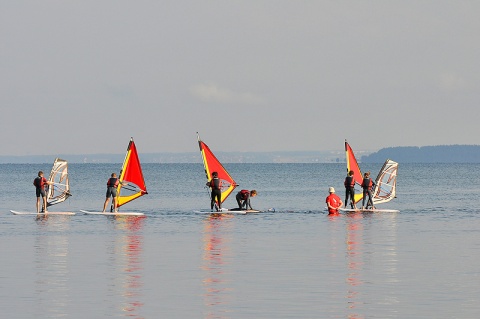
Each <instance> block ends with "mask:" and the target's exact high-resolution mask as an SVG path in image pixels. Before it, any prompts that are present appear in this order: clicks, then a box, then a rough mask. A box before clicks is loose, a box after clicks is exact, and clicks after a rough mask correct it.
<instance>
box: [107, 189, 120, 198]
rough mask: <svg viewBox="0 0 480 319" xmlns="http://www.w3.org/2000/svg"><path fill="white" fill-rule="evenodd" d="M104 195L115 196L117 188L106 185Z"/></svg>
mask: <svg viewBox="0 0 480 319" xmlns="http://www.w3.org/2000/svg"><path fill="white" fill-rule="evenodd" d="M105 196H106V197H107V198H110V196H112V197H113V198H115V197H117V189H116V188H115V187H107V194H106V195H105Z"/></svg>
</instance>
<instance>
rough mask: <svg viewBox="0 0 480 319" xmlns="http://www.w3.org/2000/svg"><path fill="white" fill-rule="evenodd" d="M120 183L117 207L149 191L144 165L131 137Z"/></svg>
mask: <svg viewBox="0 0 480 319" xmlns="http://www.w3.org/2000/svg"><path fill="white" fill-rule="evenodd" d="M119 180H120V183H119V184H118V187H117V207H120V206H122V205H124V204H126V203H128V202H130V201H132V200H134V199H136V198H138V197H140V196H143V195H145V194H148V193H147V186H146V185H145V180H144V178H143V173H142V166H141V165H140V160H139V159H138V153H137V148H136V146H135V143H134V142H133V138H131V139H130V143H129V144H128V147H127V154H126V155H125V160H124V161H123V166H122V170H121V171H120V178H119Z"/></svg>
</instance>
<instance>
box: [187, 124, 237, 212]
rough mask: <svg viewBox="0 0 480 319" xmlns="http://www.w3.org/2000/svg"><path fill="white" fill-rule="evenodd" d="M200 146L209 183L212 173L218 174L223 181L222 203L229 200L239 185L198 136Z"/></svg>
mask: <svg viewBox="0 0 480 319" xmlns="http://www.w3.org/2000/svg"><path fill="white" fill-rule="evenodd" d="M197 137H198V146H199V147H200V153H201V154H202V159H203V166H204V167H205V175H206V177H207V181H210V180H211V179H212V173H213V172H217V173H218V178H219V179H220V180H221V181H222V196H221V201H222V203H223V202H224V201H225V199H227V197H228V196H229V195H230V194H231V193H232V192H233V190H234V189H235V187H237V186H238V185H237V183H235V181H234V180H233V177H232V176H230V174H229V173H228V171H227V170H226V169H225V167H223V165H222V163H220V161H219V160H218V159H217V158H216V157H215V155H214V154H213V152H212V151H211V150H210V148H209V147H208V146H207V144H205V143H204V142H203V141H202V140H201V139H200V136H199V135H198V132H197Z"/></svg>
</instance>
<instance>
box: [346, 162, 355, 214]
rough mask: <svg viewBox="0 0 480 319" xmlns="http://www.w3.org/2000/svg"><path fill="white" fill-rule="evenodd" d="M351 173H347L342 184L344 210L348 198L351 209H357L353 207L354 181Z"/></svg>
mask: <svg viewBox="0 0 480 319" xmlns="http://www.w3.org/2000/svg"><path fill="white" fill-rule="evenodd" d="M353 174H354V172H353V171H350V172H348V175H347V177H345V181H344V182H343V184H344V185H345V208H347V205H348V197H349V196H350V199H351V203H350V206H351V208H352V209H353V208H355V209H356V208H357V206H356V205H355V179H354V178H353Z"/></svg>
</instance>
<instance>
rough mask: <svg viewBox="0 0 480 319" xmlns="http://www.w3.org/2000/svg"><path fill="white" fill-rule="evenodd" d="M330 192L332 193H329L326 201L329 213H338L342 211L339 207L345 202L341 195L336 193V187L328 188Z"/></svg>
mask: <svg viewBox="0 0 480 319" xmlns="http://www.w3.org/2000/svg"><path fill="white" fill-rule="evenodd" d="M328 192H329V193H330V195H328V196H327V198H326V200H325V202H326V203H327V208H328V214H329V215H338V214H339V213H340V212H339V210H338V209H339V208H340V207H342V205H343V202H342V200H341V199H340V197H338V196H337V194H335V188H333V187H330V188H329V189H328Z"/></svg>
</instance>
